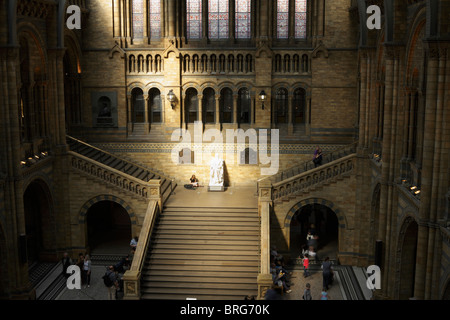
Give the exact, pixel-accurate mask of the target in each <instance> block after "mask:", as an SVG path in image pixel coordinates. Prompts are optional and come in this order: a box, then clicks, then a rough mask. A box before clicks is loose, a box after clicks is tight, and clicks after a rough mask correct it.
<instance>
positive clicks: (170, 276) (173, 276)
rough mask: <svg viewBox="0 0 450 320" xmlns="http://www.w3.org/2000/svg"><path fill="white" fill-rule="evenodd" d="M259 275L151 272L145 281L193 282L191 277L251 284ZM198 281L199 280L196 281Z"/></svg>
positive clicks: (231, 272) (193, 271)
mask: <svg viewBox="0 0 450 320" xmlns="http://www.w3.org/2000/svg"><path fill="white" fill-rule="evenodd" d="M257 276H258V273H256V272H234V271H229V272H224V271H210V270H209V268H208V269H207V268H205V269H203V270H200V271H198V269H197V270H181V271H180V270H170V271H169V270H151V271H147V273H146V275H145V277H144V280H146V281H147V280H148V281H160V280H161V277H164V278H165V279H166V280H167V281H180V279H183V281H191V280H189V278H190V277H192V278H195V279H197V278H204V279H206V278H214V279H219V280H221V281H225V280H227V279H228V280H230V279H234V281H236V279H239V281H244V282H245V281H248V282H249V283H251V281H253V282H254V281H255V279H256V278H257ZM254 278H255V279H254ZM195 281H198V280H195Z"/></svg>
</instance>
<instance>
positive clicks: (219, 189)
mask: <svg viewBox="0 0 450 320" xmlns="http://www.w3.org/2000/svg"><path fill="white" fill-rule="evenodd" d="M208 191H209V192H223V191H225V187H224V186H208Z"/></svg>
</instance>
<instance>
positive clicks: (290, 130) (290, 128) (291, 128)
mask: <svg viewBox="0 0 450 320" xmlns="http://www.w3.org/2000/svg"><path fill="white" fill-rule="evenodd" d="M293 105H294V95H293V94H292V93H289V98H288V135H293V134H294V120H293V114H292V112H293Z"/></svg>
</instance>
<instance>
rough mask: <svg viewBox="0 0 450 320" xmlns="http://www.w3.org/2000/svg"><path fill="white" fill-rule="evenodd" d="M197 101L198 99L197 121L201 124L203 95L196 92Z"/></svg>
mask: <svg viewBox="0 0 450 320" xmlns="http://www.w3.org/2000/svg"><path fill="white" fill-rule="evenodd" d="M197 101H198V116H197V119H198V121H199V122H200V123H201V124H203V95H202V94H197Z"/></svg>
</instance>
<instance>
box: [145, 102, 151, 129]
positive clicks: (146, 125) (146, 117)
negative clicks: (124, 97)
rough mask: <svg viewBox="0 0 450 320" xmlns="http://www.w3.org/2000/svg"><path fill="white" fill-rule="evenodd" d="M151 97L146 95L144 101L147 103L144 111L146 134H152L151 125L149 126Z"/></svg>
mask: <svg viewBox="0 0 450 320" xmlns="http://www.w3.org/2000/svg"><path fill="white" fill-rule="evenodd" d="M149 98H150V97H149V96H148V94H144V101H145V107H144V108H145V109H144V132H145V134H147V133H149V132H150V124H149V122H150V121H149V112H148V111H149Z"/></svg>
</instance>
